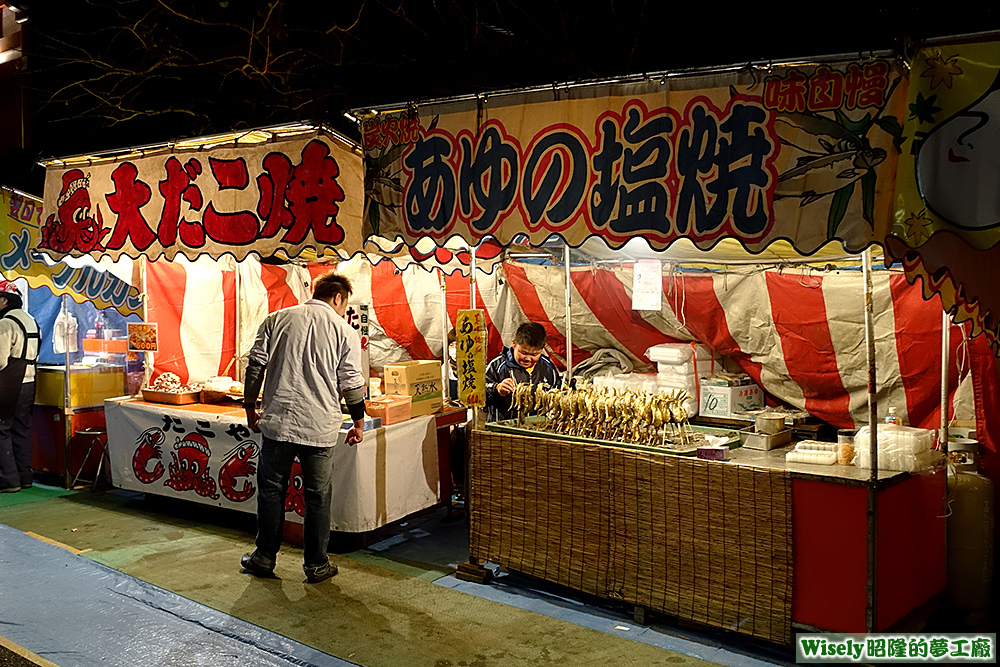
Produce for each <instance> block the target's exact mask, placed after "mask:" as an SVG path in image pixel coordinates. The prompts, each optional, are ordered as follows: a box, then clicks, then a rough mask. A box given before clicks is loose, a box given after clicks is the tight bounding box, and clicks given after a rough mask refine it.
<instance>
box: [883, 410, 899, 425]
mask: <svg viewBox="0 0 1000 667" xmlns="http://www.w3.org/2000/svg"><path fill="white" fill-rule="evenodd" d="M885 423H886V424H896V425H897V426H898V425H899V415H897V414H896V408H889V414H887V415H886V416H885Z"/></svg>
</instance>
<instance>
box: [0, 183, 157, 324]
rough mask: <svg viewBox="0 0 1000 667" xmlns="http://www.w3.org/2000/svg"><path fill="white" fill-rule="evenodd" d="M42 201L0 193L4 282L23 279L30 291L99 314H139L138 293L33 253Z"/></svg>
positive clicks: (96, 272)
mask: <svg viewBox="0 0 1000 667" xmlns="http://www.w3.org/2000/svg"><path fill="white" fill-rule="evenodd" d="M43 210H44V209H43V207H42V200H40V199H37V198H35V197H31V196H30V195H26V194H24V193H21V192H16V191H11V190H5V189H4V190H0V270H2V272H3V276H4V277H6V278H11V279H13V278H18V277H23V278H24V279H25V280H27V281H28V285H30V286H31V287H47V288H49V290H51V291H52V293H53V294H55V295H56V296H61V295H63V294H68V295H69V296H70V297H71V298H72V299H73V300H74V301H76V302H77V303H85V302H90V303H92V304H94V306H96V307H97V308H98V309H99V310H103V309H105V308H114V309H116V310H117V311H118V312H120V313H121V314H122V315H125V316H128V315H132V314H136V313H141V312H142V298H141V295H140V293H139V290H138V289H136V288H134V287H132V286H130V285H129V284H128V283H126V282H124V281H122V280H120V279H119V278H117V277H115V276H114V275H113V274H112V273H109V272H108V271H105V270H103V269H101V268H98V267H97V266H96V265H95V266H81V267H73V266H70V265H69V264H66V263H64V262H52V261H46V259H45V258H44V257H42V256H41V255H40V254H39V253H37V252H35V251H34V248H35V247H36V246H37V244H38V240H39V228H40V227H41V224H42V214H43Z"/></svg>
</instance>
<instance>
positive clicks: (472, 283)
mask: <svg viewBox="0 0 1000 667" xmlns="http://www.w3.org/2000/svg"><path fill="white" fill-rule="evenodd" d="M476 248H477V246H472V248H470V252H471V254H470V255H469V308H471V309H472V310H475V309H476Z"/></svg>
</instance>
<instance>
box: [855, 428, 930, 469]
mask: <svg viewBox="0 0 1000 667" xmlns="http://www.w3.org/2000/svg"><path fill="white" fill-rule="evenodd" d="M870 433H871V427H869V426H863V427H861V428H860V429H858V433H857V435H856V436H854V451H855V458H854V465H856V466H858V467H859V468H871V456H870V452H869V449H870V446H869V444H868V443H869V438H870V437H871V436H870V435H869V434H870ZM933 446H934V431H928V430H927V429H923V428H911V427H909V426H897V425H896V424H879V425H878V469H879V470H902V471H903V472H918V471H920V470H924V469H926V468H929V467H931V466H932V465H934V463H935V462H936V461H937V460H938V459H939V458H940V454H939V453H938V452H936V451H934V450H933V449H931V447H933Z"/></svg>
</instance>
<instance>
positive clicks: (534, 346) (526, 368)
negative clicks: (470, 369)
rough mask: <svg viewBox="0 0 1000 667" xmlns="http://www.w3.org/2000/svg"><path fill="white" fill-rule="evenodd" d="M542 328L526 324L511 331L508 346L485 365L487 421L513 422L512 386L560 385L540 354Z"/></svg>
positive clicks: (554, 386)
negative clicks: (512, 338)
mask: <svg viewBox="0 0 1000 667" xmlns="http://www.w3.org/2000/svg"><path fill="white" fill-rule="evenodd" d="M544 347H545V327H543V326H542V325H541V324H537V323H535V322H525V323H524V324H522V325H521V326H519V327H518V328H517V331H515V332H514V341H513V344H512V345H511V347H505V348H504V350H503V352H501V353H500V354H499V355H498V356H497V357H496V358H495V359H494V360H493V361H491V362H490V363H489V364H488V365H487V366H486V408H487V409H488V411H489V417H488V419H489V421H505V420H508V419H516V418H517V415H516V414H515V413H514V411H513V409H512V405H511V394H512V393H513V392H514V387H516V386H517V385H518V384H520V383H522V382H530V383H531V384H532V385H537V384H547V385H549V386H550V387H551V388H553V389H555V388H557V387H559V386H560V385H561V384H562V381H561V379H560V377H559V371H557V370H556V367H555V366H553V365H552V361H551V360H550V359H549V358H548V357H547V356H545V355H544V354H543V349H544Z"/></svg>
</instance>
